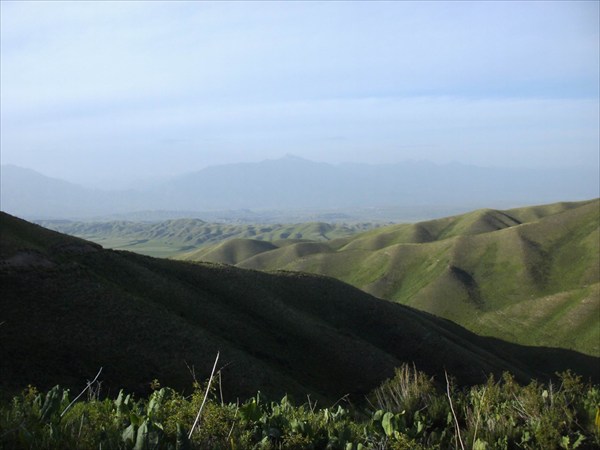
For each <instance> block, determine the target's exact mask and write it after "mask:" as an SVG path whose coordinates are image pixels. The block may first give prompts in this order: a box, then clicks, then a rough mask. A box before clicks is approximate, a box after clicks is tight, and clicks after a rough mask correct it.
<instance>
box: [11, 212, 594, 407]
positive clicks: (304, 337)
mask: <svg viewBox="0 0 600 450" xmlns="http://www.w3.org/2000/svg"><path fill="white" fill-rule="evenodd" d="M294 245H296V244H294ZM294 245H293V246H294ZM293 246H291V247H293ZM308 256H310V255H308ZM0 283H1V286H2V295H1V296H0V323H1V324H2V325H0V361H2V366H1V368H2V377H1V378H0V390H2V389H4V391H5V392H6V391H15V390H18V389H21V388H23V387H24V386H25V385H27V384H29V383H30V384H34V385H37V386H38V387H40V388H44V389H45V388H48V387H49V386H51V385H54V384H56V383H60V384H62V385H66V386H73V387H79V386H81V384H82V383H83V382H85V380H87V379H90V377H91V376H93V374H95V373H96V372H97V370H98V368H99V367H100V366H103V367H104V372H103V379H104V384H103V386H104V389H116V388H118V387H126V388H128V389H133V390H135V391H136V392H140V391H141V392H143V391H144V390H146V389H148V383H149V382H150V381H151V380H153V379H155V378H157V379H159V380H160V381H161V382H162V383H164V384H168V385H171V386H174V387H178V388H180V389H185V388H187V387H189V386H190V385H191V382H192V376H191V374H190V371H189V369H188V366H189V367H190V368H194V370H195V373H196V376H197V377H198V379H205V378H206V377H207V376H208V373H209V371H210V368H211V365H212V361H213V359H214V357H215V355H216V353H217V351H221V361H222V364H223V366H224V369H223V380H222V381H223V383H222V384H223V389H224V394H225V395H226V396H227V397H228V398H230V399H235V397H236V396H240V397H243V396H247V395H251V394H253V393H255V392H256V391H257V390H261V391H263V392H266V393H269V394H272V395H281V394H283V393H285V392H288V393H294V394H299V395H303V394H305V393H312V394H314V395H315V396H317V397H319V398H328V399H333V400H335V399H337V398H339V397H340V396H342V395H345V394H347V393H350V394H352V395H353V396H355V398H362V397H361V396H362V395H363V394H365V393H366V392H368V391H369V390H370V389H372V388H374V387H375V386H377V385H378V384H379V383H380V382H381V381H382V380H383V379H385V378H387V377H389V376H391V375H392V374H393V370H394V368H395V367H398V366H399V365H401V364H402V363H403V362H414V363H415V364H416V366H417V368H419V369H420V370H424V371H426V372H427V373H429V374H434V375H437V376H438V377H439V378H438V379H442V377H443V371H444V370H448V371H449V372H450V373H451V374H452V375H454V376H456V378H457V380H458V382H459V383H464V384H470V383H474V382H482V381H484V380H485V377H486V375H487V374H488V373H495V374H497V375H498V374H499V373H500V372H502V371H504V370H509V371H511V372H512V373H514V374H515V375H516V376H518V377H519V378H520V379H522V380H526V379H529V378H530V377H540V378H542V379H547V378H548V377H549V376H551V375H552V374H554V372H556V371H563V370H565V369H567V368H571V369H573V370H576V371H577V372H578V373H580V374H582V375H584V376H586V377H596V378H597V375H598V374H597V370H596V367H597V365H598V358H592V357H589V356H585V355H582V354H579V353H576V352H572V351H568V350H561V349H539V348H530V347H525V346H520V345H514V344H509V343H506V342H503V341H500V340H496V339H490V338H481V337H479V336H477V335H475V334H473V333H471V332H469V331H467V330H465V329H464V328H461V327H459V326H457V325H454V324H452V323H451V322H448V321H446V320H443V319H439V318H436V317H434V316H432V315H430V314H427V313H424V312H420V311H418V310H415V309H413V308H410V307H406V306H403V305H399V304H394V303H391V302H387V301H383V300H378V299H376V298H374V297H372V296H370V295H368V294H366V293H364V292H362V291H360V290H358V289H356V288H354V287H351V286H349V285H347V284H344V283H342V282H340V281H337V280H335V279H332V278H326V277H322V276H316V275H308V274H301V273H292V272H286V273H278V274H269V273H263V272H258V271H252V270H245V269H239V268H235V267H232V266H228V265H217V264H191V263H187V262H179V261H171V260H166V259H155V258H151V257H147V256H143V255H138V254H135V253H130V252H119V251H112V250H104V249H102V248H101V247H100V246H98V245H96V244H92V243H90V242H86V241H83V240H81V239H76V238H72V237H69V236H66V235H62V234H59V233H57V232H53V231H49V230H46V229H43V228H41V227H39V226H37V225H33V224H30V223H28V222H25V221H23V220H20V219H18V218H15V217H12V216H9V215H6V214H4V213H2V214H1V215H0ZM113 392H116V391H114V390H113Z"/></svg>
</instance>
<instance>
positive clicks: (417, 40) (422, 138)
mask: <svg viewBox="0 0 600 450" xmlns="http://www.w3.org/2000/svg"><path fill="white" fill-rule="evenodd" d="M598 6H599V3H598V2H594V1H584V2H574V1H568V2H537V1H536V2H456V3H453V2H430V3H426V2H414V3H413V2H365V3H361V2H293V3H290V2H286V3H283V2H257V3H251V2H232V3H228V2H214V3H212V2H168V3H162V2H141V1H137V2H98V3H94V2H90V1H86V2H53V1H43V2H11V1H4V0H3V1H2V2H1V13H2V15H1V21H2V22H1V30H2V31H1V32H2V36H1V38H2V40H1V46H2V47H1V51H2V55H1V58H2V59H1V63H2V66H1V89H2V90H1V103H2V104H1V113H2V116H1V126H2V130H1V132H2V136H1V161H2V163H3V164H7V163H10V164H16V165H21V166H24V167H29V168H33V169H36V170H39V171H41V172H43V173H46V174H48V175H52V176H57V177H61V178H65V179H69V180H73V181H79V182H80V181H89V182H94V181H97V180H102V179H113V178H114V179H119V178H127V177H129V178H143V177H152V176H163V175H172V174H177V173H181V172H187V171H192V170H197V169H200V168H202V167H205V166H208V165H214V164H223V163H230V162H239V161H259V160H262V159H266V158H278V157H280V156H283V155H285V154H287V153H292V154H295V155H298V156H301V157H305V158H307V159H312V160H317V161H326V162H371V163H383V162H400V161H403V160H407V159H426V160H430V161H434V162H438V163H445V162H450V161H459V162H463V163H470V164H477V165H484V166H526V167H532V166H538V165H541V166H562V165H581V166H588V167H589V166H590V165H594V166H597V165H598V151H599V100H598V98H599V86H598V85H599V8H598Z"/></svg>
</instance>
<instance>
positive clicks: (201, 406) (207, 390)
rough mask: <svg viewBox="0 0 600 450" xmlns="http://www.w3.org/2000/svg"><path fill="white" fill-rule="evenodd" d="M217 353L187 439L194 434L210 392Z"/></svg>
mask: <svg viewBox="0 0 600 450" xmlns="http://www.w3.org/2000/svg"><path fill="white" fill-rule="evenodd" d="M219 353H220V352H217V357H216V358H215V364H214V365H213V368H212V372H211V373H210V378H209V379H208V386H206V392H205V393H204V400H202V404H201V405H200V409H199V410H198V415H196V420H195V421H194V425H192V429H191V430H190V434H189V435H188V439H191V438H192V433H193V432H194V428H196V425H197V424H198V420H200V415H201V414H202V409H203V408H204V404H205V403H206V399H207V398H208V393H209V391H210V384H211V383H212V379H213V376H214V375H215V369H216V368H217V362H218V361H219Z"/></svg>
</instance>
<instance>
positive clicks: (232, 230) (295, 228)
mask: <svg viewBox="0 0 600 450" xmlns="http://www.w3.org/2000/svg"><path fill="white" fill-rule="evenodd" d="M36 223H37V224H39V225H42V226H44V227H46V228H50V229H52V230H55V231H59V232H61V233H65V234H70V235H72V236H77V237H81V238H83V239H87V240H90V241H92V242H96V243H98V244H100V245H102V246H103V247H105V248H112V249H116V250H130V251H133V252H136V253H140V254H142V255H148V256H156V257H169V256H174V255H178V254H181V253H182V252H191V251H194V250H199V252H200V253H199V255H202V254H203V250H202V249H203V248H204V247H205V246H212V245H215V244H218V243H221V242H223V241H226V240H229V239H252V240H254V241H266V242H271V241H285V240H309V241H329V240H332V239H336V238H340V237H345V236H351V235H353V234H356V233H358V232H362V231H366V230H369V229H371V228H374V227H377V226H379V225H378V224H376V223H352V224H344V223H336V224H328V223H323V222H310V223H300V224H292V225H281V224H265V225H251V224H233V223H207V222H204V221H203V220H200V219H174V220H166V221H162V222H130V221H109V222H73V221H68V220H42V221H37V222H36ZM240 245H245V246H248V245H250V246H254V245H256V244H240ZM265 248H267V247H265ZM239 255H240V256H243V255H246V253H245V252H241V253H240V254H239ZM217 259H218V258H217ZM222 262H229V261H228V260H224V261H222Z"/></svg>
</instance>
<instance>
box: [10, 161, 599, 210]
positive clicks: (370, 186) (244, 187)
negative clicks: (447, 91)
mask: <svg viewBox="0 0 600 450" xmlns="http://www.w3.org/2000/svg"><path fill="white" fill-rule="evenodd" d="M596 196H598V173H597V169H595V168H590V169H589V170H583V169H571V168H564V169H502V168H482V167H475V166H467V165H462V164H458V163H453V164H445V165H437V164H433V163H428V162H404V163H399V164H387V165H369V164H340V165H332V164H325V163H317V162H312V161H308V160H305V159H302V158H297V157H293V156H286V157H284V158H281V159H277V160H266V161H262V162H258V163H241V164H228V165H222V166H213V167H208V168H205V169H203V170H200V171H198V172H194V173H189V174H186V175H182V176H179V177H174V178H172V179H170V180H168V181H165V182H162V183H160V184H157V185H154V186H153V187H148V186H146V185H144V186H140V187H139V188H138V189H137V190H135V191H133V190H132V191H111V192H106V191H100V190H91V189H84V188H82V187H80V186H77V185H73V184H69V183H65V182H61V181H59V180H56V179H51V178H48V177H45V176H43V175H41V174H39V173H36V172H34V171H31V170H26V169H21V168H17V167H14V166H2V209H3V210H4V211H7V212H10V213H13V214H16V215H19V216H21V217H27V218H50V217H53V218H60V217H90V216H94V215H96V216H98V215H107V214H114V213H120V212H121V213H122V212H135V211H143V210H172V211H173V210H187V211H202V210H232V209H241V208H247V209H254V210H261V209H280V210H282V209H283V210H290V209H313V210H317V209H319V210H323V209H333V208H364V207H385V206H404V207H408V206H413V207H416V206H419V207H422V206H424V205H431V206H436V205H438V206H443V207H444V208H449V207H461V208H464V209H465V210H467V209H473V208H477V207H483V206H492V207H510V206H517V205H525V204H535V203H549V202H554V201H562V200H583V199H587V198H593V197H596Z"/></svg>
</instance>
